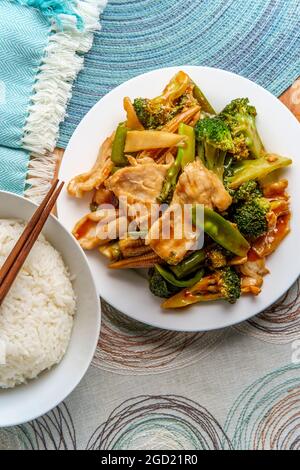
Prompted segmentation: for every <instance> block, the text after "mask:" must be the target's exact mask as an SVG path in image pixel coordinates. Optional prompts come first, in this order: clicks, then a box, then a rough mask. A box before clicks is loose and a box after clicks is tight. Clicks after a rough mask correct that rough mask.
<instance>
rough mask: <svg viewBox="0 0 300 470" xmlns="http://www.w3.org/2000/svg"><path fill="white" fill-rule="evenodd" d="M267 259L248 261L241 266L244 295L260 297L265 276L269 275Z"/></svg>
mask: <svg viewBox="0 0 300 470" xmlns="http://www.w3.org/2000/svg"><path fill="white" fill-rule="evenodd" d="M265 262H266V260H265V258H262V259H258V260H256V261H247V262H246V263H244V264H242V265H241V266H239V271H240V273H241V287H242V292H243V293H244V294H247V293H249V294H254V295H258V294H259V293H260V292H261V286H262V285H263V276H265V275H266V274H268V273H269V270H268V269H267V268H266V266H265Z"/></svg>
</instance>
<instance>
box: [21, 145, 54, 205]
mask: <svg viewBox="0 0 300 470" xmlns="http://www.w3.org/2000/svg"><path fill="white" fill-rule="evenodd" d="M56 163H57V158H56V156H55V154H53V153H49V154H47V155H32V156H31V158H30V161H29V164H28V171H27V178H26V189H25V192H24V196H25V197H27V198H28V199H30V200H31V201H33V202H36V203H37V204H38V203H40V202H41V201H42V199H43V198H44V197H45V196H46V194H47V192H48V191H49V189H50V187H51V182H52V180H53V178H54V174H55V170H56Z"/></svg>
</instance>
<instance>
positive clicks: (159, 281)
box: [148, 268, 180, 299]
mask: <svg viewBox="0 0 300 470" xmlns="http://www.w3.org/2000/svg"><path fill="white" fill-rule="evenodd" d="M148 276H149V289H150V291H151V292H152V294H154V295H156V296H157V297H162V298H165V299H166V298H169V297H171V296H172V295H174V294H176V292H178V291H179V290H180V288H178V287H175V286H172V284H170V283H168V282H167V281H166V280H165V279H164V278H163V277H162V276H161V275H160V273H159V272H158V271H157V269H155V268H150V269H149V272H148Z"/></svg>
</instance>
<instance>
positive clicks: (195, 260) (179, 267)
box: [170, 250, 206, 279]
mask: <svg viewBox="0 0 300 470" xmlns="http://www.w3.org/2000/svg"><path fill="white" fill-rule="evenodd" d="M205 258H206V253H205V250H197V251H194V253H192V254H191V255H190V256H188V257H187V258H185V259H183V260H182V261H181V262H180V263H178V264H176V265H175V266H170V269H171V271H172V272H173V273H174V274H175V276H176V277H177V278H178V279H182V278H183V277H186V276H188V275H189V274H192V273H194V272H195V271H197V269H199V267H200V266H201V264H202V263H203V262H204V261H205Z"/></svg>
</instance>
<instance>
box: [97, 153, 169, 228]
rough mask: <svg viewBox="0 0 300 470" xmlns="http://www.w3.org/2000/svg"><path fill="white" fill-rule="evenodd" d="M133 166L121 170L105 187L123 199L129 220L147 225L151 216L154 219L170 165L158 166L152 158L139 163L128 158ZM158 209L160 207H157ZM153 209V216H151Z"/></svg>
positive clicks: (139, 224)
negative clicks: (155, 208)
mask: <svg viewBox="0 0 300 470" xmlns="http://www.w3.org/2000/svg"><path fill="white" fill-rule="evenodd" d="M128 160H129V162H130V163H131V166H127V167H125V168H121V169H120V170H118V171H117V172H116V173H115V174H114V175H112V176H111V177H110V178H109V179H108V180H107V181H106V182H105V187H106V188H107V189H109V190H110V191H112V192H113V193H114V194H115V195H116V196H117V197H118V198H119V199H120V198H122V203H123V201H124V202H125V204H126V206H127V210H128V217H129V220H135V222H136V224H137V225H138V226H141V224H146V225H147V227H145V226H144V228H146V229H148V220H149V219H150V215H152V216H153V217H154V213H155V211H154V210H153V204H155V203H156V198H157V196H158V194H159V193H160V190H161V188H162V184H163V181H164V178H165V175H166V172H167V171H168V169H169V167H170V164H171V162H170V163H167V164H164V165H163V164H157V163H155V162H154V161H153V160H152V159H151V158H145V159H143V160H139V162H137V161H136V160H135V159H131V158H130V157H129V158H128ZM157 207H158V206H157ZM151 209H152V214H151Z"/></svg>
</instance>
